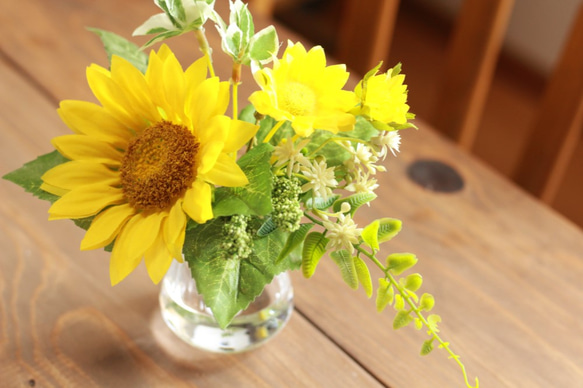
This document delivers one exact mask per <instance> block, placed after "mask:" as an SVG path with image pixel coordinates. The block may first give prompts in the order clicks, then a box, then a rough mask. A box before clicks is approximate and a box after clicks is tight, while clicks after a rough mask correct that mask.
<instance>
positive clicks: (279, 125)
mask: <svg viewBox="0 0 583 388" xmlns="http://www.w3.org/2000/svg"><path fill="white" fill-rule="evenodd" d="M283 123H285V120H281V121H278V122H277V124H275V125H274V126H273V128H271V131H269V133H268V134H267V136H265V139H263V142H264V143H269V141H270V140H271V138H272V137H273V135H275V133H276V132H277V130H278V129H279V128H280V127H281V126H282V125H283Z"/></svg>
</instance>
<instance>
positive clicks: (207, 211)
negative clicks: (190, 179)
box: [182, 179, 213, 224]
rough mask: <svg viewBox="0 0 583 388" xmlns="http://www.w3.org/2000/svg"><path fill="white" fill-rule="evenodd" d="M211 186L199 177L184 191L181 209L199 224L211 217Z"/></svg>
mask: <svg viewBox="0 0 583 388" xmlns="http://www.w3.org/2000/svg"><path fill="white" fill-rule="evenodd" d="M211 200H212V191H211V187H210V186H209V185H208V184H207V183H205V182H203V181H202V180H200V179H197V180H196V181H194V183H193V184H192V188H190V189H189V190H188V191H186V194H185V195H184V203H183V204H182V210H184V211H185V212H186V214H188V216H189V217H190V218H192V219H193V220H194V221H196V222H198V223H199V224H204V223H205V222H207V221H208V220H210V219H212V218H213V208H212V206H211Z"/></svg>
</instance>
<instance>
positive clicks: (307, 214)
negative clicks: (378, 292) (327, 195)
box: [304, 212, 324, 226]
mask: <svg viewBox="0 0 583 388" xmlns="http://www.w3.org/2000/svg"><path fill="white" fill-rule="evenodd" d="M304 216H306V218H308V219H309V220H310V221H312V222H313V223H314V224H318V225H320V226H324V224H323V223H322V221H320V220H318V219H316V218H314V217H312V216H311V215H310V213H308V212H304Z"/></svg>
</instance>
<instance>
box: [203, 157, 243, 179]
mask: <svg viewBox="0 0 583 388" xmlns="http://www.w3.org/2000/svg"><path fill="white" fill-rule="evenodd" d="M204 179H205V180H206V181H207V182H210V183H212V184H214V185H217V186H226V187H240V186H245V185H246V184H247V183H249V180H248V179H247V176H246V175H245V173H244V172H243V170H241V167H239V165H238V164H237V163H236V162H235V161H234V160H233V158H231V157H230V156H228V155H226V154H220V155H219V157H218V158H217V162H216V163H215V165H214V166H213V168H212V169H211V170H210V171H209V172H207V173H206V174H205V175H204Z"/></svg>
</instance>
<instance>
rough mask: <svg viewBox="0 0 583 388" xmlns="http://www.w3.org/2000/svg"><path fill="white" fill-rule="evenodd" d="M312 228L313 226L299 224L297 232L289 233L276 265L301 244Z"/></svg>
mask: <svg viewBox="0 0 583 388" xmlns="http://www.w3.org/2000/svg"><path fill="white" fill-rule="evenodd" d="M313 227H314V224H301V225H300V228H299V229H298V230H296V231H294V232H292V233H290V235H289V237H288V238H287V240H286V241H285V245H284V246H283V248H282V249H281V252H280V253H279V256H278V258H277V260H276V263H278V262H279V261H280V260H283V259H284V258H285V257H286V256H287V255H289V254H290V252H291V251H293V250H294V249H296V248H297V247H299V246H300V245H301V244H303V242H304V239H305V238H306V235H307V234H308V232H309V231H310V229H312V228H313Z"/></svg>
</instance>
